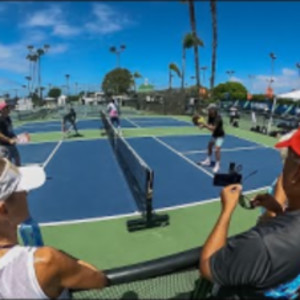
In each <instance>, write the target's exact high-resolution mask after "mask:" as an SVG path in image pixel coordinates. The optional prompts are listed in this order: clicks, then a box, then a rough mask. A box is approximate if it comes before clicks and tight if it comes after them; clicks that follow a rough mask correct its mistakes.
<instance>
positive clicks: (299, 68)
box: [296, 63, 300, 79]
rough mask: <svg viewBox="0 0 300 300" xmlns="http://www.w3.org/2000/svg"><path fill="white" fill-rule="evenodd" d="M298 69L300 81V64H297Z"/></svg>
mask: <svg viewBox="0 0 300 300" xmlns="http://www.w3.org/2000/svg"><path fill="white" fill-rule="evenodd" d="M296 68H297V69H298V76H299V79H300V63H296Z"/></svg>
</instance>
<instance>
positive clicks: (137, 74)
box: [132, 72, 143, 92]
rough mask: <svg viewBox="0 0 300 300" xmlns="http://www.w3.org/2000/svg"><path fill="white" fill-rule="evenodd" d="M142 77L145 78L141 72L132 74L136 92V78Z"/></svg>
mask: <svg viewBox="0 0 300 300" xmlns="http://www.w3.org/2000/svg"><path fill="white" fill-rule="evenodd" d="M140 78H143V76H142V75H141V74H140V73H139V72H134V73H133V74H132V83H133V86H134V91H135V92H136V80H137V79H140Z"/></svg>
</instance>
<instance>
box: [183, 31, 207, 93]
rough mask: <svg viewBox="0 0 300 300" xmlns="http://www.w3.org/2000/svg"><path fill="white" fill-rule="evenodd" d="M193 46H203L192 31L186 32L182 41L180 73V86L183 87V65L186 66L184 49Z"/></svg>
mask: <svg viewBox="0 0 300 300" xmlns="http://www.w3.org/2000/svg"><path fill="white" fill-rule="evenodd" d="M194 46H197V47H199V46H200V47H203V46H204V43H203V41H202V40H201V39H200V38H198V37H197V36H196V38H195V37H194V35H193V34H192V33H187V34H186V35H185V36H184V38H183V41H182V74H181V88H182V89H184V80H185V67H186V49H190V48H192V47H194Z"/></svg>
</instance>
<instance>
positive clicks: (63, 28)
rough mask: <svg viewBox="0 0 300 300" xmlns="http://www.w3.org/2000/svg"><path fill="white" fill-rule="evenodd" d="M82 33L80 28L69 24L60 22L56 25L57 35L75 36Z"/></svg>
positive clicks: (54, 30)
mask: <svg viewBox="0 0 300 300" xmlns="http://www.w3.org/2000/svg"><path fill="white" fill-rule="evenodd" d="M80 33H81V30H80V28H77V27H72V26H70V25H67V24H58V25H56V26H54V29H53V35H57V36H65V37H66V36H73V35H78V34H80Z"/></svg>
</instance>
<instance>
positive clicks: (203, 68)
mask: <svg viewBox="0 0 300 300" xmlns="http://www.w3.org/2000/svg"><path fill="white" fill-rule="evenodd" d="M200 69H201V70H202V71H203V86H205V71H206V70H207V67H206V66H203V67H201V68H200Z"/></svg>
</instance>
